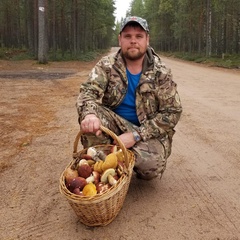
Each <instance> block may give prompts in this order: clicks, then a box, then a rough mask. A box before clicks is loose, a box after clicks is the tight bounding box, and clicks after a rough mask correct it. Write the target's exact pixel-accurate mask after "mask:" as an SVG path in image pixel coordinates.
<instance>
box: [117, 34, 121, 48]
mask: <svg viewBox="0 0 240 240" xmlns="http://www.w3.org/2000/svg"><path fill="white" fill-rule="evenodd" d="M118 45H119V47H121V41H120V34H119V35H118Z"/></svg>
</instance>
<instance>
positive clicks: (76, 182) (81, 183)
mask: <svg viewBox="0 0 240 240" xmlns="http://www.w3.org/2000/svg"><path fill="white" fill-rule="evenodd" d="M86 184H87V181H86V179H85V178H82V177H76V178H73V179H72V180H71V181H70V182H69V184H68V185H67V188H68V189H69V190H70V191H71V192H72V191H73V190H74V189H75V188H79V189H80V190H82V189H83V188H84V187H85V185H86Z"/></svg>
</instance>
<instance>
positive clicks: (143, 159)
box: [133, 139, 167, 180]
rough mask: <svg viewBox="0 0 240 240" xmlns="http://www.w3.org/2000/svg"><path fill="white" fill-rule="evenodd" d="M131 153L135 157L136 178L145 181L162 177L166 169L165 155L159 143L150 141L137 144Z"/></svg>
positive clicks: (153, 140)
mask: <svg viewBox="0 0 240 240" xmlns="http://www.w3.org/2000/svg"><path fill="white" fill-rule="evenodd" d="M133 152H134V153H135V156H136V162H135V166H134V171H135V172H136V173H137V177H139V178H141V179H145V180H151V179H153V178H156V177H160V178H161V177H162V174H163V172H164V171H165V169H166V164H167V154H166V149H165V146H164V145H163V144H162V143H161V142H160V141H158V140H157V139H151V140H149V141H148V142H139V144H137V145H136V147H134V148H133Z"/></svg>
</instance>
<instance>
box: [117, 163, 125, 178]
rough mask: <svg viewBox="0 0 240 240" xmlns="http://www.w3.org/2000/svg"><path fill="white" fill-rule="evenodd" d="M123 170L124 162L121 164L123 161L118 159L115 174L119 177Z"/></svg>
mask: <svg viewBox="0 0 240 240" xmlns="http://www.w3.org/2000/svg"><path fill="white" fill-rule="evenodd" d="M123 171H124V164H123V162H121V161H118V166H117V174H118V176H119V177H121V176H122V174H123Z"/></svg>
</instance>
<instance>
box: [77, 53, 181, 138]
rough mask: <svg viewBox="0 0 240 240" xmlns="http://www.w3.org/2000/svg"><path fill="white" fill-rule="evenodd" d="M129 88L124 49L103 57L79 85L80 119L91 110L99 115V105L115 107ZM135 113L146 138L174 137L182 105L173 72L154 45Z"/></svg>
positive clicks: (145, 62) (139, 89)
mask: <svg viewBox="0 0 240 240" xmlns="http://www.w3.org/2000/svg"><path fill="white" fill-rule="evenodd" d="M127 87H128V80H127V76H126V67H125V64H124V59H123V58H122V55H121V51H120V50H119V51H118V52H117V53H115V54H112V55H109V56H105V57H103V58H102V59H101V60H100V61H99V62H98V63H97V64H96V66H95V67H94V68H93V69H92V71H91V73H90V74H89V79H88V81H87V82H85V83H83V84H82V85H81V87H80V94H79V96H78V99H77V104H76V106H77V110H78V113H79V121H81V120H82V119H83V118H84V117H85V116H86V115H87V114H90V113H93V114H96V115H98V114H97V112H96V111H97V110H96V109H97V108H96V104H98V105H102V106H105V107H107V108H109V109H114V108H116V107H117V106H118V105H119V104H120V103H121V102H122V101H123V99H124V97H125V94H126V92H127ZM136 112H137V116H138V119H139V122H140V126H139V129H138V132H139V134H140V135H141V137H142V139H143V141H146V140H148V139H150V138H158V137H160V138H164V137H167V135H168V137H169V138H170V140H171V139H172V136H173V134H174V132H175V131H174V127H175V125H176V124H177V122H178V121H179V118H180V115H181V112H182V106H181V102H180V98H179V95H178V92H177V85H176V83H175V82H173V80H172V74H171V71H170V70H169V69H167V68H166V67H165V65H164V64H163V63H162V62H161V59H160V57H159V56H158V55H157V54H156V53H155V52H154V51H153V49H152V48H148V50H147V53H146V55H145V58H144V62H143V70H142V74H141V77H140V81H139V84H138V87H137V89H136Z"/></svg>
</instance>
